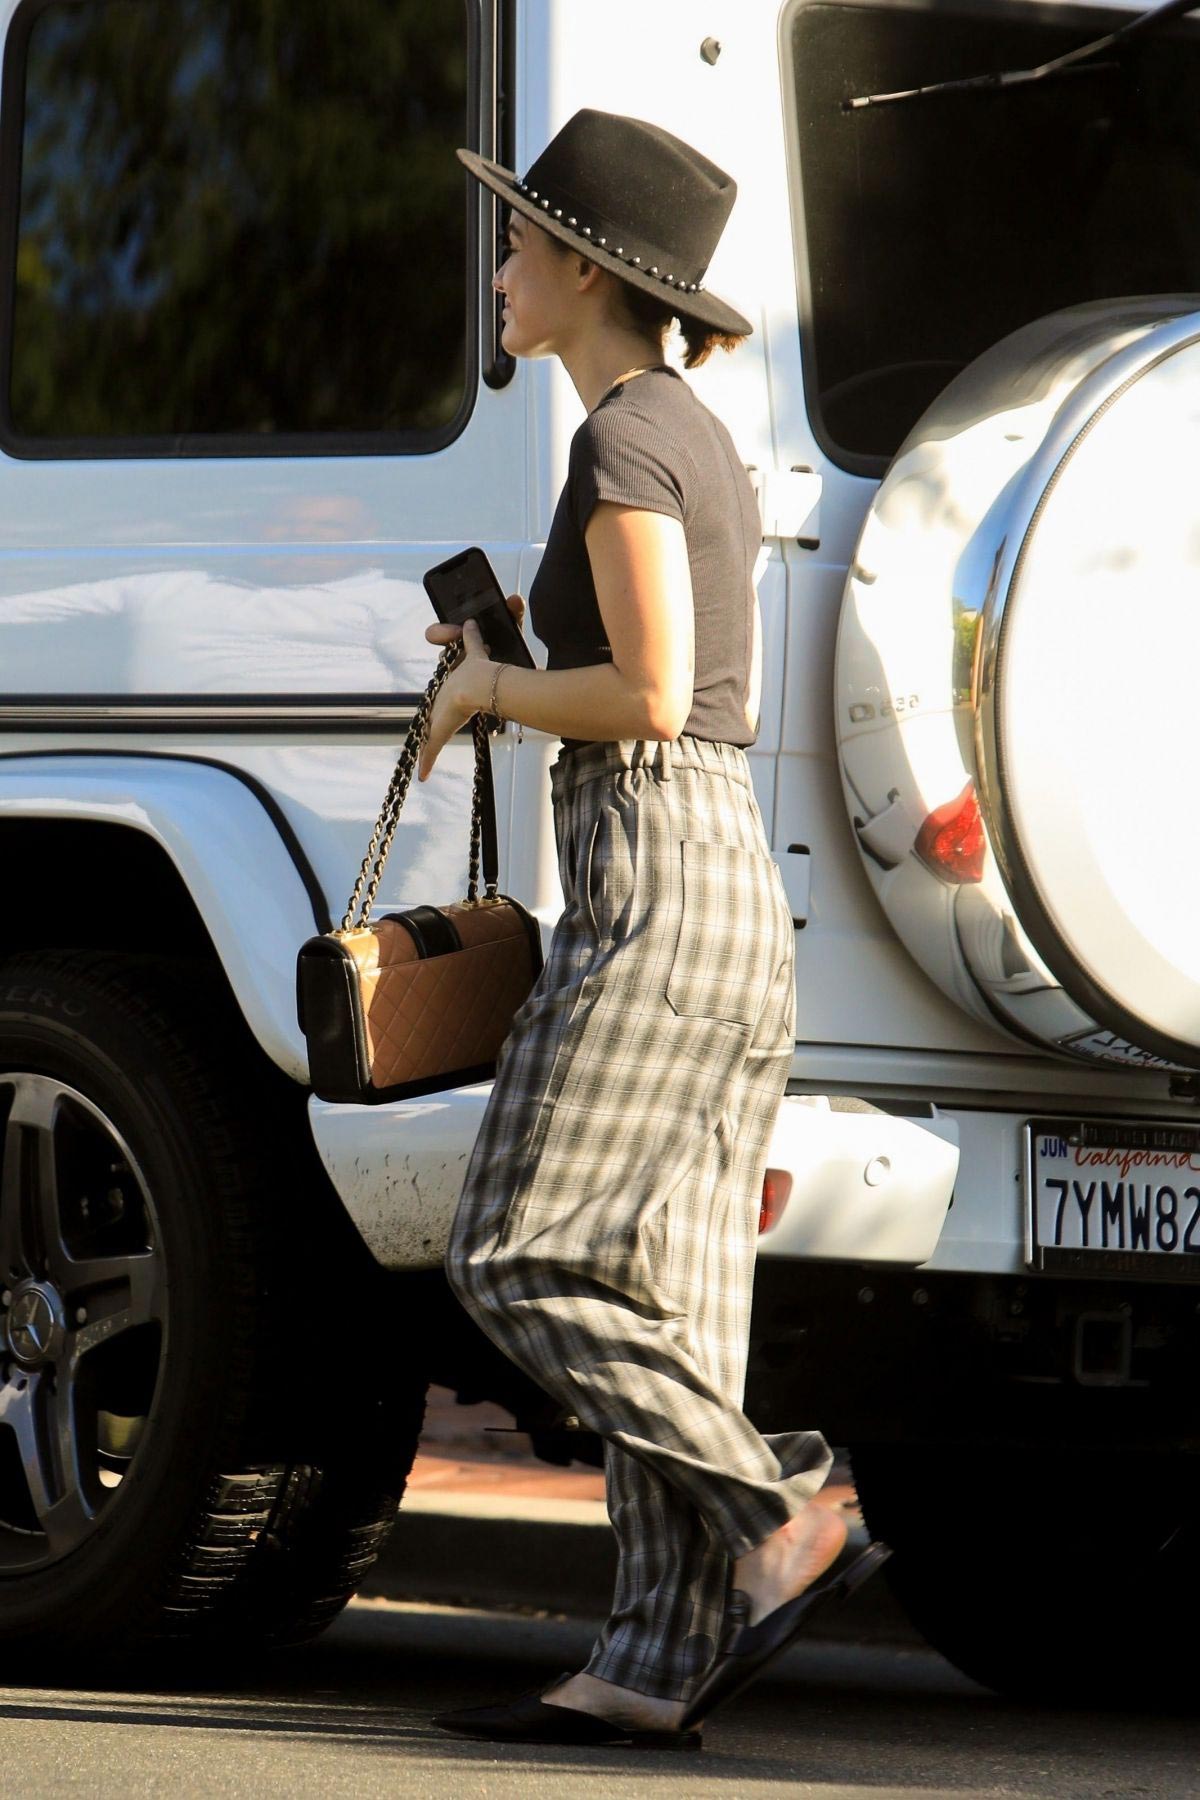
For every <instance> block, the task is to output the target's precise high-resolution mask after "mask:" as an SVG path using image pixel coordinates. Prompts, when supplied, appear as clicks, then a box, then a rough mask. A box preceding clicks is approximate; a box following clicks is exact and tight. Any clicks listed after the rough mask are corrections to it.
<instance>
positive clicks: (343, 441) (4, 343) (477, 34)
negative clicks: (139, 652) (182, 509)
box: [0, 0, 509, 462]
mask: <svg viewBox="0 0 1200 1800" xmlns="http://www.w3.org/2000/svg"><path fill="white" fill-rule="evenodd" d="M104 4H105V0H20V4H19V5H18V6H17V8H16V10H15V11H14V13H13V14H12V17H11V19H10V21H9V26H8V32H7V36H6V38H5V43H4V60H3V71H2V74H0V221H2V224H0V452H2V453H3V454H4V455H6V456H10V457H12V458H14V459H16V460H18V461H21V462H58V461H67V460H86V461H89V462H109V461H125V460H129V459H131V458H137V457H141V458H146V459H155V460H161V459H174V458H190V457H239V458H253V459H254V460H256V461H265V460H269V459H272V458H277V457H279V458H283V457H289V458H290V457H297V456H303V457H312V456H418V455H425V456H427V455H432V454H434V453H436V452H437V451H439V450H445V449H446V448H448V446H449V445H450V444H452V443H453V442H454V440H455V439H456V438H458V437H460V436H461V435H462V433H463V431H465V429H466V427H467V424H468V422H469V420H470V418H471V415H472V413H473V412H474V410H475V402H476V398H477V396H478V392H479V380H480V355H479V311H480V283H479V279H478V276H477V271H478V268H479V257H480V248H479V212H480V209H479V203H478V199H477V196H476V194H475V193H474V192H472V191H471V190H472V189H474V188H475V186H476V184H475V183H474V182H472V181H470V179H469V178H468V177H467V175H466V172H465V171H464V172H463V183H462V186H463V201H462V203H463V206H464V207H465V208H466V222H467V223H466V254H465V258H464V267H463V280H464V282H465V284H466V312H465V326H466V358H465V377H466V379H465V382H464V388H463V398H462V402H461V404H460V405H459V407H458V410H457V411H456V412H455V414H454V416H453V418H452V419H450V420H448V421H447V423H446V424H445V425H441V426H439V427H437V429H436V430H432V431H429V430H417V429H411V430H403V431H325V432H271V433H266V432H263V433H259V432H219V433H218V432H186V433H177V434H175V435H166V434H158V435H153V436H151V435H145V436H124V437H117V436H113V437H61V438H50V437H28V436H25V435H23V434H21V433H20V432H18V431H16V430H15V428H14V426H13V422H12V415H11V411H10V396H11V393H12V361H13V323H14V312H15V300H16V264H17V247H18V239H19V223H20V218H19V214H20V196H21V166H22V149H23V135H24V125H25V63H26V55H27V51H28V45H29V37H30V33H31V32H32V30H33V27H34V25H35V24H36V22H37V19H38V17H39V15H40V14H41V13H42V12H43V11H45V10H46V9H47V8H48V7H50V6H57V7H62V6H96V5H104ZM464 4H465V10H466V18H467V94H466V110H467V131H468V137H467V142H468V146H469V147H470V148H472V149H478V148H479V146H480V144H481V142H483V141H486V138H487V137H488V136H489V135H490V133H491V131H492V130H493V129H494V124H493V121H494V113H495V105H496V96H495V87H494V84H493V83H491V82H489V84H488V90H489V91H488V92H486V93H485V92H484V84H483V53H482V44H483V40H484V37H485V32H486V33H487V34H488V35H491V34H493V33H494V31H495V24H494V21H495V18H496V15H497V13H498V12H500V11H502V10H507V6H508V4H509V0H464ZM484 9H487V13H488V18H487V21H486V24H485V21H484V19H483V17H482V14H483V12H484ZM449 153H450V154H453V152H452V151H450V152H449Z"/></svg>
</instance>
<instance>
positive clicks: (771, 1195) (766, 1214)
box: [758, 1169, 792, 1236]
mask: <svg viewBox="0 0 1200 1800" xmlns="http://www.w3.org/2000/svg"><path fill="white" fill-rule="evenodd" d="M791 1192H792V1178H791V1176H790V1175H789V1174H788V1172H787V1170H786V1169H768V1170H767V1172H766V1174H765V1175H764V1176H763V1189H762V1205H761V1206H760V1207H759V1209H758V1230H759V1235H760V1236H761V1235H762V1233H763V1232H764V1231H770V1230H772V1229H773V1227H774V1226H776V1225H778V1223H779V1221H780V1219H781V1218H782V1217H783V1209H784V1207H785V1206H786V1205H787V1203H788V1200H789V1198H790V1197H791Z"/></svg>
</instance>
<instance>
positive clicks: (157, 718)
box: [0, 694, 421, 732]
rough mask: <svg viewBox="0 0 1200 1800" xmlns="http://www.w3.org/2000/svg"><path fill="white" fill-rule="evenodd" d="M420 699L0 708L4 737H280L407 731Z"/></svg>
mask: <svg viewBox="0 0 1200 1800" xmlns="http://www.w3.org/2000/svg"><path fill="white" fill-rule="evenodd" d="M420 698H421V696H420V695H419V694H395V695H387V696H384V695H382V694H381V695H370V696H367V695H364V696H362V697H361V698H360V697H358V696H355V695H329V696H328V697H325V696H318V695H315V694H297V695H295V696H283V695H278V696H277V695H271V696H261V697H260V696H258V695H252V694H247V695H246V696H245V697H244V698H243V697H242V696H241V695H238V696H230V697H228V698H226V697H224V696H218V695H213V696H211V697H207V698H204V699H199V698H196V699H185V698H183V697H181V696H178V695H174V694H169V695H168V694H165V695H163V696H162V698H161V699H159V698H158V697H149V698H147V699H144V700H141V699H139V700H131V699H128V698H122V699H111V700H110V699H107V698H106V697H104V696H100V695H87V696H86V697H83V696H81V697H80V698H79V699H69V698H59V697H58V696H53V697H51V696H48V695H37V696H31V697H30V698H29V699H28V700H13V699H11V698H9V699H6V700H2V701H0V730H6V729H7V730H17V731H37V732H51V731H96V730H99V731H111V730H126V731H130V730H132V731H167V730H181V731H188V732H193V731H197V732H220V731H272V730H274V731H278V730H287V729H289V728H295V727H303V728H307V729H309V730H314V729H315V730H318V731H341V730H347V729H351V730H353V729H356V728H357V729H359V730H361V729H363V728H364V727H368V728H372V729H376V730H378V729H383V730H386V729H388V728H389V727H405V728H406V727H407V726H408V724H409V723H410V721H411V719H412V714H413V711H414V709H415V707H416V706H417V704H418V703H419V701H420Z"/></svg>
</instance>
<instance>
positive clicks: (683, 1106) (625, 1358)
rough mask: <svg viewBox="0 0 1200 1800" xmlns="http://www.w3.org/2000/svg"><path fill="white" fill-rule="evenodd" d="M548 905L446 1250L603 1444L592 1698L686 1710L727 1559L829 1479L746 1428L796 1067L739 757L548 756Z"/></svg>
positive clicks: (786, 989) (815, 1448)
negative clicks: (777, 1158)
mask: <svg viewBox="0 0 1200 1800" xmlns="http://www.w3.org/2000/svg"><path fill="white" fill-rule="evenodd" d="M551 779H552V789H553V799H554V819H555V830H556V835H557V841H558V847H559V861H560V873H561V877H562V886H563V893H564V895H565V896H566V900H567V905H566V910H565V911H564V913H563V915H562V917H561V919H560V920H559V922H558V925H557V927H556V929H555V933H554V938H553V942H552V945H551V949H550V954H549V957H548V959H547V962H546V966H545V968H544V970H543V972H542V974H541V976H540V978H539V980H538V982H537V985H536V986H535V988H534V990H533V992H532V994H531V995H530V997H529V999H528V1001H527V1002H526V1003H525V1005H524V1006H523V1007H522V1008H521V1010H520V1011H519V1013H518V1014H517V1017H516V1020H515V1022H514V1025H513V1029H512V1033H511V1035H510V1037H509V1038H508V1040H507V1042H506V1043H505V1045H504V1048H503V1051H502V1053H501V1056H500V1060H499V1064H498V1067H497V1072H496V1081H495V1085H494V1088H493V1091H492V1095H491V1099H490V1101H489V1104H488V1107H487V1111H486V1113H485V1115H484V1119H483V1123H482V1126H481V1128H480V1132H479V1137H478V1139H477V1141H476V1145H475V1149H474V1153H473V1156H472V1159H471V1162H470V1165H469V1168H468V1171H467V1176H466V1181H465V1185H464V1188H463V1194H462V1199H461V1201H460V1203H459V1208H458V1213H457V1216H456V1219H455V1223H454V1230H453V1233H452V1238H451V1244H450V1248H449V1252H448V1255H447V1270H448V1273H449V1276H450V1280H451V1283H452V1285H453V1286H454V1288H455V1291H456V1292H457V1294H458V1295H459V1298H460V1299H461V1300H462V1302H463V1304H464V1305H465V1306H466V1307H467V1309H468V1310H469V1311H470V1312H471V1313H472V1314H473V1315H474V1317H475V1318H476V1319H477V1320H478V1322H479V1324H480V1325H481V1326H482V1327H483V1328H484V1330H486V1331H487V1332H488V1333H489V1335H490V1336H491V1337H493V1338H494V1339H495V1341H496V1342H497V1343H498V1344H499V1345H500V1347H501V1348H502V1349H503V1350H504V1351H505V1352H506V1353H507V1354H508V1355H509V1356H510V1357H511V1358H512V1360H513V1361H514V1362H516V1363H518V1364H520V1365H521V1366H522V1367H523V1368H525V1369H526V1370H527V1371H528V1372H529V1373H530V1374H531V1375H532V1376H533V1377H534V1378H535V1379H536V1380H537V1381H539V1382H540V1383H541V1384H542V1386H543V1387H544V1388H546V1389H547V1391H548V1392H550V1393H552V1394H553V1395H555V1397H556V1398H558V1399H560V1400H561V1401H562V1402H563V1404H564V1406H565V1408H566V1409H567V1410H568V1411H569V1412H572V1413H575V1414H576V1415H577V1416H578V1417H579V1420H580V1422H581V1424H583V1425H584V1426H586V1427H588V1428H590V1429H591V1430H594V1431H597V1432H599V1433H600V1434H601V1436H602V1437H603V1438H604V1439H605V1442H606V1478H607V1493H608V1505H609V1513H610V1516H611V1518H612V1522H613V1526H614V1528H615V1530H616V1534H617V1540H618V1546H619V1551H620V1560H619V1568H618V1576H617V1588H616V1594H615V1598H614V1604H613V1612H612V1616H611V1618H610V1619H609V1621H608V1623H607V1624H606V1626H605V1627H604V1630H603V1631H602V1633H601V1635H600V1638H599V1640H598V1642H597V1644H596V1646H595V1649H594V1650H593V1653H592V1656H591V1658H590V1660H589V1662H588V1665H587V1669H588V1672H589V1673H590V1674H592V1675H595V1676H598V1677H600V1678H601V1679H603V1680H606V1681H611V1682H615V1683H617V1684H618V1685H619V1686H622V1687H630V1688H636V1689H638V1690H639V1691H640V1692H642V1693H646V1694H653V1695H658V1696H661V1697H664V1698H671V1699H674V1698H680V1697H682V1696H684V1695H685V1694H686V1693H687V1691H688V1689H689V1688H690V1686H691V1685H692V1683H693V1682H694V1681H695V1679H696V1678H697V1677H698V1676H699V1675H700V1674H701V1673H702V1672H703V1671H704V1669H705V1668H706V1667H707V1665H708V1664H709V1662H710V1661H711V1660H712V1657H713V1654H714V1652H715V1650H716V1646H717V1642H718V1639H719V1634H720V1627H721V1621H722V1617H723V1612H724V1607H725V1601H726V1590H727V1584H728V1573H729V1560H730V1558H731V1557H734V1556H738V1555H741V1554H743V1553H744V1552H745V1551H747V1550H749V1549H751V1548H753V1547H754V1546H755V1545H756V1544H758V1543H761V1542H762V1540H763V1539H764V1538H765V1537H767V1536H769V1535H770V1533H771V1532H772V1531H774V1530H776V1529H777V1528H778V1527H779V1526H780V1525H782V1524H783V1523H784V1522H785V1521H786V1520H787V1519H788V1518H790V1517H792V1516H793V1515H794V1514H795V1513H797V1512H799V1511H800V1510H801V1509H802V1508H803V1506H804V1505H805V1504H806V1503H807V1501H808V1500H809V1499H810V1498H811V1496H812V1495H813V1494H814V1493H815V1492H816V1490H817V1489H818V1488H819V1487H820V1485H821V1483H822V1482H823V1481H824V1479H825V1476H826V1474H827V1473H828V1470H829V1463H830V1455H829V1451H828V1448H827V1446H826V1444H825V1442H824V1440H823V1438H821V1437H820V1435H819V1434H818V1433H816V1432H793V1433H787V1434H785V1435H780V1436H774V1437H770V1438H767V1437H764V1436H762V1435H761V1434H760V1433H759V1432H758V1431H757V1430H756V1429H755V1427H754V1426H753V1425H752V1424H751V1423H750V1421H749V1420H748V1419H747V1418H746V1416H745V1414H744V1413H743V1412H742V1410H741V1397H742V1391H743V1386H744V1381H745V1363H746V1348H747V1339H748V1335H749V1325H750V1302H751V1289H752V1283H753V1271H754V1256H755V1239H756V1233H757V1225H758V1212H759V1205H760V1199H761V1189H762V1177H763V1170H764V1167H765V1164H766V1157H767V1145H768V1140H769V1138H770V1133H771V1129H772V1127H773V1125H774V1121H775V1115H776V1112H777V1110H778V1106H779V1102H780V1099H781V1097H782V1095H783V1091H784V1084H785V1081H786V1079H787V1072H788V1068H789V1066H790V1061H791V1056H792V1050H793V1042H794V1036H795V1031H794V1011H795V986H794V974H793V936H792V922H791V916H790V911H789V908H788V905H787V901H786V899H785V896H784V892H783V883H782V880H781V878H780V875H779V871H778V869H777V868H776V866H775V864H774V863H773V861H772V860H771V858H770V855H769V853H768V848H767V843H766V838H765V834H764V831H763V824H762V818H761V815H760V813H759V810H758V805H757V802H756V800H755V797H754V791H753V788H752V785H751V778H750V768H749V762H748V759H747V757H746V754H745V752H744V751H742V750H740V749H737V748H735V747H733V746H731V745H728V744H711V743H707V742H704V741H703V740H701V739H697V738H690V737H684V738H680V739H677V740H676V741H675V742H674V743H653V742H643V741H640V740H623V741H621V742H617V743H609V744H596V745H586V746H583V747H581V748H579V749H575V750H572V751H568V752H564V753H563V754H562V755H561V756H560V757H559V760H558V761H557V763H556V764H555V765H554V768H553V770H552V777H551Z"/></svg>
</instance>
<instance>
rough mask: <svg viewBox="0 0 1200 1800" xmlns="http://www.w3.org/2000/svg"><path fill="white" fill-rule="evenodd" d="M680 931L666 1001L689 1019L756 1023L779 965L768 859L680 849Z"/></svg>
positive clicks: (691, 846) (688, 845)
mask: <svg viewBox="0 0 1200 1800" xmlns="http://www.w3.org/2000/svg"><path fill="white" fill-rule="evenodd" d="M680 853H681V857H682V889H681V896H680V905H679V934H678V937H677V938H676V941H675V948H674V952H673V954H672V958H671V967H670V972H669V974H668V976H667V1000H668V1002H669V1003H670V1005H671V1007H672V1008H673V1010H674V1011H675V1012H677V1013H680V1014H682V1015H684V1016H686V1017H688V1018H696V1019H714V1020H723V1021H725V1022H726V1023H728V1024H731V1025H753V1024H755V1022H756V1021H757V1019H758V1017H759V1014H760V1013H761V1012H762V1009H763V1006H764V1004H765V1002H766V999H767V996H768V993H769V991H770V986H771V978H772V976H773V975H774V973H775V970H776V968H777V967H778V965H779V960H780V949H779V930H778V924H777V920H778V914H779V898H778V890H777V881H776V875H775V867H774V863H773V861H772V859H771V858H770V857H769V856H764V855H762V854H760V853H759V852H758V851H755V850H744V849H742V848H741V847H740V846H739V845H736V844H717V843H706V842H703V841H702V840H699V839H693V838H685V839H684V841H683V843H682V844H681V845H680Z"/></svg>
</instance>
